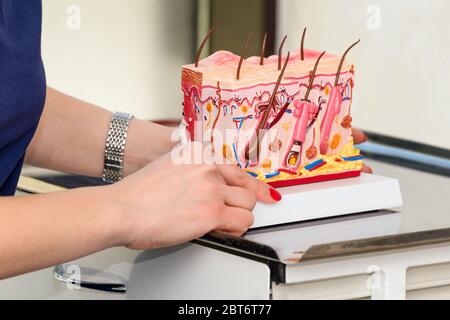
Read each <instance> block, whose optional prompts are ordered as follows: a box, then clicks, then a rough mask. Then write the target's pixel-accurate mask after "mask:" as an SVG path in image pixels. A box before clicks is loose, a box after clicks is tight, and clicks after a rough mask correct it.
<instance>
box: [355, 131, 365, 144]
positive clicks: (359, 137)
mask: <svg viewBox="0 0 450 320" xmlns="http://www.w3.org/2000/svg"><path fill="white" fill-rule="evenodd" d="M352 136H353V140H354V141H355V144H361V143H364V142H366V141H367V135H366V134H365V133H364V132H362V131H361V130H359V129H355V128H352Z"/></svg>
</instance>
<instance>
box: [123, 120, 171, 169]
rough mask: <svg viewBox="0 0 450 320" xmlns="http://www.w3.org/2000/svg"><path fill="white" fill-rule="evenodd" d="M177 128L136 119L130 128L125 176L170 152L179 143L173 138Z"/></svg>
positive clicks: (125, 160)
mask: <svg viewBox="0 0 450 320" xmlns="http://www.w3.org/2000/svg"><path fill="white" fill-rule="evenodd" d="M176 129H177V128H171V127H166V126H161V125H158V124H155V123H152V122H149V121H144V120H139V119H134V120H133V122H132V123H131V125H130V128H129V134H128V143H127V148H126V150H125V156H124V176H128V175H130V174H132V173H133V172H135V171H138V170H139V169H141V168H143V167H145V166H146V165H147V164H149V163H151V162H153V161H155V160H156V159H158V158H160V157H161V156H163V155H165V154H167V153H169V152H170V151H171V150H172V148H173V147H174V146H176V145H177V143H178V142H177V141H174V140H173V139H172V136H173V132H174V131H175V130H176Z"/></svg>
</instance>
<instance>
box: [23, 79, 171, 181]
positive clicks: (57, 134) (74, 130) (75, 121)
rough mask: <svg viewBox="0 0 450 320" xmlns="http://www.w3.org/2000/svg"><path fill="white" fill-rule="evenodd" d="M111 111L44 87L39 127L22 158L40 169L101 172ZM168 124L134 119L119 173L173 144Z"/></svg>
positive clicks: (167, 149)
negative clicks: (122, 166)
mask: <svg viewBox="0 0 450 320" xmlns="http://www.w3.org/2000/svg"><path fill="white" fill-rule="evenodd" d="M110 120H111V112H109V111H107V110H104V109H102V108H99V107H97V106H94V105H92V104H90V103H87V102H84V101H81V100H78V99H76V98H73V97H70V96H68V95H66V94H63V93H61V92H58V91H56V90H54V89H51V88H48V89H47V99H46V103H45V107H44V112H43V114H42V118H41V121H40V123H39V127H38V130H37V132H36V134H35V136H34V138H33V141H32V142H31V145H30V146H29V148H28V151H27V155H26V163H27V164H30V165H34V166H37V167H41V168H47V169H53V170H58V171H64V172H69V173H74V174H81V175H87V176H96V177H100V176H101V175H102V171H103V157H104V149H105V142H106V135H107V132H108V125H109V122H110ZM172 130H173V129H170V128H167V127H164V126H160V125H157V124H154V123H150V122H147V121H143V120H138V119H134V120H133V121H132V124H131V125H130V128H129V134H128V139H127V146H126V150H127V152H126V154H125V158H124V175H125V176H126V175H129V174H130V173H132V172H134V171H136V170H138V169H140V168H142V167H143V166H145V165H146V164H147V163H149V162H152V161H154V160H155V159H157V158H159V157H160V156H162V155H164V154H166V153H167V152H169V151H170V149H171V148H172V147H173V146H174V144H175V143H174V142H172V141H170V136H171V134H172Z"/></svg>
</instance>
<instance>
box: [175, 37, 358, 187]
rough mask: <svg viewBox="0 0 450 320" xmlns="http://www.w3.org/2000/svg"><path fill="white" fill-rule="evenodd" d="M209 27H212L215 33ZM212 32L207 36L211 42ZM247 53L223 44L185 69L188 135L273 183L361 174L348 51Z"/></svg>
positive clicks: (214, 153)
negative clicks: (353, 127) (354, 133)
mask: <svg viewBox="0 0 450 320" xmlns="http://www.w3.org/2000/svg"><path fill="white" fill-rule="evenodd" d="M209 35H210V34H208V37H209ZM206 40H207V38H205V41H206ZM265 40H266V38H265V39H264V44H263V48H262V49H261V56H260V57H250V58H247V59H244V55H245V51H246V48H247V45H248V41H249V39H247V42H246V44H245V45H244V49H243V52H242V54H241V56H237V55H235V54H233V53H231V52H228V51H218V52H216V53H214V54H212V55H211V56H209V57H207V58H206V59H203V60H201V61H200V60H199V59H198V57H199V55H200V51H201V49H202V47H203V45H204V43H205V41H204V43H203V44H202V47H201V48H200V50H199V54H198V55H197V60H196V62H195V63H194V64H192V65H186V66H183V68H182V89H183V94H184V110H183V123H184V125H185V126H186V131H187V133H188V134H189V138H190V139H191V140H195V141H201V142H202V143H203V144H204V145H209V147H210V151H211V154H212V156H214V157H215V159H216V160H219V161H220V160H221V161H223V162H225V163H234V164H236V165H237V166H239V167H241V168H242V169H243V170H246V171H247V172H248V174H250V175H252V176H254V177H257V178H259V179H262V180H264V181H266V182H268V183H269V184H270V185H272V186H273V187H286V186H291V185H297V184H304V183H311V182H318V181H325V180H333V179H341V178H347V177H355V176H358V175H360V172H361V169H362V164H363V157H362V156H361V155H360V153H359V150H357V149H356V148H354V146H353V138H352V135H351V124H352V117H351V115H350V111H351V104H352V95H353V88H354V67H353V65H352V64H350V63H347V62H346V59H345V58H346V55H347V53H348V52H349V51H350V49H352V48H353V47H354V46H355V45H356V44H357V43H358V42H359V41H358V42H357V43H355V44H353V45H352V46H351V47H350V48H349V49H348V50H347V51H346V52H345V53H344V54H343V55H342V56H336V55H332V54H327V53H325V52H318V51H314V50H306V49H304V48H303V42H304V34H303V39H302V47H301V48H300V49H299V50H296V51H295V52H292V53H288V54H287V55H283V54H282V47H283V45H284V41H285V40H286V38H284V39H283V42H282V44H281V46H280V50H279V54H278V55H274V56H271V57H268V58H265V57H264V51H265V48H264V45H265Z"/></svg>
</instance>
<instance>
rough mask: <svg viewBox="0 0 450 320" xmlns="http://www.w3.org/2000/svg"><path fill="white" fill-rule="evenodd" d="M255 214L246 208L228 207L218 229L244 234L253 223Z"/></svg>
mask: <svg viewBox="0 0 450 320" xmlns="http://www.w3.org/2000/svg"><path fill="white" fill-rule="evenodd" d="M253 221H254V218H253V214H252V213H251V212H250V211H248V210H245V209H240V208H232V207H226V208H225V210H224V211H223V214H222V219H221V222H220V223H219V225H218V227H217V230H220V231H224V232H228V233H231V234H234V235H238V236H241V235H243V234H244V233H245V232H246V231H247V230H248V228H250V227H251V225H252V224H253Z"/></svg>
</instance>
